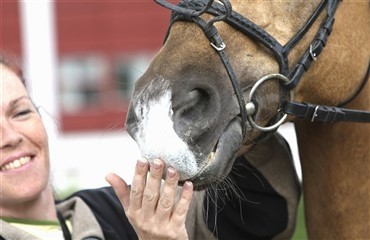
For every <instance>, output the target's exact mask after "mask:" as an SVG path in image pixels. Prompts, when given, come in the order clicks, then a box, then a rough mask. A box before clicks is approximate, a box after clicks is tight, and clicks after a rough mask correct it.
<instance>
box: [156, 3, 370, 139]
mask: <svg viewBox="0 0 370 240" xmlns="http://www.w3.org/2000/svg"><path fill="white" fill-rule="evenodd" d="M154 1H155V2H157V3H158V4H160V5H162V6H164V7H166V8H168V9H170V10H172V15H171V24H170V26H171V25H172V24H173V23H174V22H175V21H189V22H194V23H196V24H197V25H198V26H199V27H200V28H201V29H202V30H203V32H204V33H205V35H206V36H207V38H208V39H209V41H210V44H211V45H212V47H213V48H214V49H215V50H216V51H217V53H218V54H219V56H220V58H221V61H222V63H223V64H224V66H225V69H226V71H227V73H228V76H229V78H230V80H231V83H232V85H233V88H234V91H235V94H236V97H237V100H238V103H239V107H240V115H241V124H242V131H243V133H242V134H243V138H244V137H245V134H246V128H247V124H246V123H247V120H248V121H249V123H250V125H251V126H252V127H254V128H257V129H259V130H261V131H273V130H276V129H277V128H278V127H279V126H280V125H281V124H282V123H283V122H284V121H285V119H286V117H287V115H288V114H289V115H294V116H298V117H301V118H309V119H311V121H312V122H314V121H319V122H330V123H332V122H336V121H351V122H370V112H366V111H359V110H350V109H344V108H339V107H328V106H319V105H314V104H307V103H296V102H292V100H293V92H292V89H294V88H295V87H296V86H297V84H298V83H299V81H300V79H301V78H302V75H303V74H304V73H305V72H306V71H307V70H308V69H309V67H310V65H311V62H312V61H315V60H316V59H317V57H318V56H319V55H320V53H321V52H322V50H323V49H324V47H325V45H326V43H327V40H328V37H329V35H330V33H331V31H332V28H333V24H334V14H335V12H336V9H337V7H338V5H339V0H322V1H321V2H320V4H319V5H318V7H317V8H316V10H315V11H314V12H313V14H312V15H311V17H310V18H309V20H308V21H307V22H306V23H305V25H304V26H303V27H302V28H301V29H300V30H299V31H298V32H297V33H296V35H295V36H294V37H293V38H292V39H290V40H289V41H288V42H287V43H286V44H285V45H284V46H283V45H281V44H280V43H279V42H278V41H277V40H276V39H275V38H274V37H272V36H271V35H270V34H269V33H267V32H266V31H265V30H264V29H262V28H261V27H259V26H258V25H256V24H255V23H253V22H252V21H250V20H249V19H247V18H246V17H244V16H242V15H240V14H238V13H237V12H234V11H233V10H232V6H231V3H230V2H229V1H228V0H220V2H221V3H218V2H214V0H196V1H195V0H194V1H192V0H183V1H181V2H180V3H178V4H177V5H174V4H171V3H169V2H167V1H166V0H154ZM325 7H326V17H325V18H324V20H323V22H322V23H321V26H320V28H319V30H318V32H317V34H316V36H315V38H314V40H313V41H312V42H311V44H310V46H309V48H308V49H307V50H306V52H305V53H304V54H303V56H301V58H300V59H299V60H298V62H297V63H296V64H295V65H294V67H293V68H292V69H289V67H288V66H289V65H288V55H289V53H290V51H291V50H292V49H293V48H294V46H295V45H296V44H297V43H298V42H299V41H300V40H301V39H302V38H303V36H304V35H305V34H306V32H307V31H308V30H309V29H310V27H311V26H312V24H313V23H314V22H315V20H316V19H317V18H318V16H319V15H320V13H321V12H322V11H323V9H325ZM203 13H208V14H211V15H213V16H214V18H212V19H211V20H209V21H208V22H207V21H205V20H203V19H202V18H201V17H200V16H201V15H202V14H203ZM218 21H224V22H226V23H228V24H229V25H231V26H233V27H234V28H236V29H237V30H239V31H241V32H243V33H244V34H245V35H247V36H248V37H250V38H251V39H253V40H254V41H257V42H259V43H261V44H262V45H264V46H265V47H266V48H267V49H269V50H270V51H271V52H272V53H273V54H274V56H275V58H276V60H277V62H278V64H279V73H275V74H269V75H267V76H264V77H262V78H261V79H260V80H258V81H257V82H256V83H255V85H254V86H253V87H252V89H251V91H250V94H249V97H248V102H247V103H245V100H244V97H243V93H242V91H241V87H240V84H239V81H238V80H237V79H236V75H235V73H234V70H233V68H232V66H231V64H230V62H229V60H228V56H227V54H226V51H225V48H226V45H225V43H224V42H223V40H222V38H221V36H220V34H219V33H218V30H217V29H216V27H215V26H214V25H213V24H214V23H215V22H218ZM168 34H169V30H168V32H167V36H168ZM166 38H167V37H166ZM369 66H370V64H369ZM368 76H369V67H368V71H367V76H366V77H365V80H364V82H363V84H362V85H365V82H366V80H367V79H368ZM270 79H278V80H280V83H281V86H282V90H283V93H282V96H285V95H286V93H287V92H289V93H290V97H289V101H288V100H286V99H285V97H282V102H281V110H282V112H283V113H284V115H283V116H282V117H281V119H280V120H278V121H277V122H276V123H274V124H273V125H271V126H267V127H262V126H259V125H257V124H256V123H255V122H254V120H253V114H254V113H255V108H256V107H255V104H254V103H253V101H252V99H253V94H254V92H255V91H256V89H257V88H258V86H260V85H261V84H262V83H263V82H265V81H267V80H270ZM356 94H357V93H356Z"/></svg>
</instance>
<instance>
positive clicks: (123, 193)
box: [105, 173, 130, 211]
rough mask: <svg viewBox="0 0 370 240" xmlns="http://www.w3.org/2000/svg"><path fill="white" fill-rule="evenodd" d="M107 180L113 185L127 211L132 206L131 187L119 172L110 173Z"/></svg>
mask: <svg viewBox="0 0 370 240" xmlns="http://www.w3.org/2000/svg"><path fill="white" fill-rule="evenodd" d="M105 180H106V181H107V182H108V183H109V184H110V185H111V186H112V188H113V190H114V192H115V193H116V195H117V197H118V198H119V200H120V202H121V204H122V206H123V208H124V209H125V211H126V210H127V208H128V207H129V206H130V188H129V187H128V185H127V183H126V182H125V181H124V180H123V179H122V178H121V177H119V176H118V175H117V174H114V173H108V174H107V175H106V176H105Z"/></svg>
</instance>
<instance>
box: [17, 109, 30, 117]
mask: <svg viewBox="0 0 370 240" xmlns="http://www.w3.org/2000/svg"><path fill="white" fill-rule="evenodd" d="M29 113H31V110H29V109H27V110H22V111H18V112H16V113H15V117H22V116H25V115H27V114H29Z"/></svg>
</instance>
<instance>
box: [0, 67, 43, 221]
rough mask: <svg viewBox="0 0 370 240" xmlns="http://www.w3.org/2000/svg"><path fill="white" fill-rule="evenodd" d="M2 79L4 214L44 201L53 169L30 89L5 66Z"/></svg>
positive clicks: (0, 197)
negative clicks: (29, 92) (28, 204)
mask: <svg viewBox="0 0 370 240" xmlns="http://www.w3.org/2000/svg"><path fill="white" fill-rule="evenodd" d="M0 75H1V76H0V104H1V106H0V107H1V108H0V132H1V141H0V182H1V184H0V185H1V190H0V201H1V205H0V209H1V210H2V211H1V212H3V213H4V212H6V210H9V209H12V207H15V206H17V205H19V204H23V203H26V202H27V201H35V200H37V198H39V197H40V196H41V195H42V193H43V192H44V191H45V189H46V187H47V186H48V181H49V169H50V167H49V148H48V139H47V135H46V131H45V128H44V125H43V123H42V120H41V118H40V115H39V114H38V112H37V110H36V108H35V107H34V106H33V103H32V101H31V100H30V98H29V95H28V93H27V90H26V88H25V87H24V85H23V84H22V82H21V80H20V78H19V77H18V76H17V75H16V74H15V73H14V72H12V71H11V70H10V69H9V68H7V67H6V66H4V65H2V64H0ZM3 213H2V214H3Z"/></svg>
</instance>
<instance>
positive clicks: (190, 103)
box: [179, 89, 208, 121]
mask: <svg viewBox="0 0 370 240" xmlns="http://www.w3.org/2000/svg"><path fill="white" fill-rule="evenodd" d="M207 98H208V97H207V93H206V92H205V91H203V90H201V89H194V90H192V91H190V92H189V93H188V94H186V96H185V97H184V100H183V105H182V106H181V108H180V110H179V114H180V115H181V117H182V118H184V119H187V120H189V121H192V120H194V118H198V117H199V115H200V113H201V112H202V111H203V110H204V108H205V105H206V104H205V102H206V101H207Z"/></svg>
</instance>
